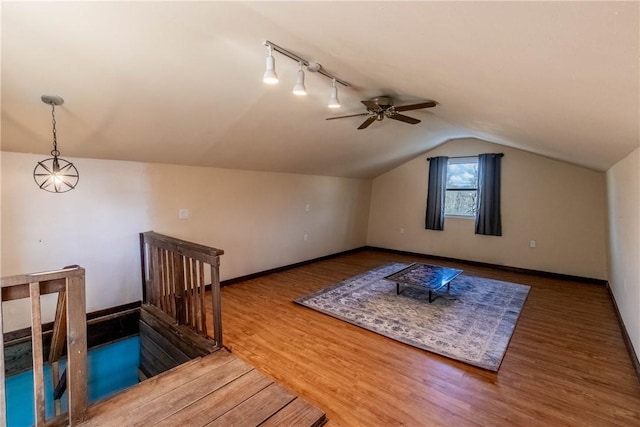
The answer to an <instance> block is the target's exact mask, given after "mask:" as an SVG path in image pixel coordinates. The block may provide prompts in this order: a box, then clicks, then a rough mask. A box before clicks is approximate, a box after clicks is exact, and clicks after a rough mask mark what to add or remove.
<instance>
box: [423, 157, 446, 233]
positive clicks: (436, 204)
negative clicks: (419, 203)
mask: <svg viewBox="0 0 640 427" xmlns="http://www.w3.org/2000/svg"><path fill="white" fill-rule="evenodd" d="M448 161H449V158H448V157H446V156H440V157H431V159H429V185H428V189H427V210H426V213H425V228H426V229H428V230H443V229H444V200H445V193H446V185H447V164H448Z"/></svg>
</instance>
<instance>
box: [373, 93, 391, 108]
mask: <svg viewBox="0 0 640 427" xmlns="http://www.w3.org/2000/svg"><path fill="white" fill-rule="evenodd" d="M369 101H371V102H374V103H376V104H377V105H378V107H380V108H382V109H385V107H386V108H388V107H391V106H393V99H391V98H390V97H388V96H376V97H375V98H371V99H370V100H369Z"/></svg>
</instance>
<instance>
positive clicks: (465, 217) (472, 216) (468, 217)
mask: <svg viewBox="0 0 640 427" xmlns="http://www.w3.org/2000/svg"><path fill="white" fill-rule="evenodd" d="M444 217H445V218H455V219H473V220H475V219H476V217H475V215H445V216H444Z"/></svg>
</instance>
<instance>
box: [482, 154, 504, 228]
mask: <svg viewBox="0 0 640 427" xmlns="http://www.w3.org/2000/svg"><path fill="white" fill-rule="evenodd" d="M501 158H502V154H480V155H479V156H478V209H477V211H476V234H484V235H487V236H502V219H501V217H500V163H501V161H500V160H501Z"/></svg>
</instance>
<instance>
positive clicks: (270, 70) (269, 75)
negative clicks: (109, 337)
mask: <svg viewBox="0 0 640 427" xmlns="http://www.w3.org/2000/svg"><path fill="white" fill-rule="evenodd" d="M268 48H269V56H267V69H266V71H265V72H264V76H263V77H262V81H263V82H265V83H266V84H270V85H274V84H276V83H278V75H277V74H276V60H275V58H274V57H273V55H272V54H271V46H268Z"/></svg>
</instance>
